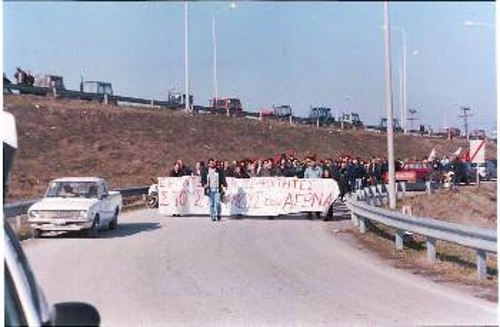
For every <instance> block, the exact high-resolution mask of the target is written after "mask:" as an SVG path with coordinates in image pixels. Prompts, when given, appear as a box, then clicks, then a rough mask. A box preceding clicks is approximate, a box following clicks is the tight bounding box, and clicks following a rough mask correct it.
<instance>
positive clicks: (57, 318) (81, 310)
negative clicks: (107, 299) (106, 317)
mask: <svg viewBox="0 0 500 327" xmlns="http://www.w3.org/2000/svg"><path fill="white" fill-rule="evenodd" d="M53 317H54V318H53V324H54V326H99V325H100V323H101V316H100V315H99V312H98V311H97V309H96V308H94V307H93V306H92V305H90V304H87V303H82V302H64V303H57V304H55V305H54V311H53Z"/></svg>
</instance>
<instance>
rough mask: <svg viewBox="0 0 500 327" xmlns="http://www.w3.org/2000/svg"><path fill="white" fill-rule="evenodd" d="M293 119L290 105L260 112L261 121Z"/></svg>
mask: <svg viewBox="0 0 500 327" xmlns="http://www.w3.org/2000/svg"><path fill="white" fill-rule="evenodd" d="M291 117H292V107H290V106H289V105H282V106H273V107H272V108H265V109H261V110H260V111H259V119H266V118H271V119H274V120H289V119H290V118H291Z"/></svg>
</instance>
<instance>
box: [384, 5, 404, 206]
mask: <svg viewBox="0 0 500 327" xmlns="http://www.w3.org/2000/svg"><path fill="white" fill-rule="evenodd" d="M390 38H391V35H390V23H389V3H388V1H384V62H385V91H386V92H385V96H386V98H385V101H386V106H387V160H388V161H389V172H388V174H389V208H390V209H392V210H393V209H396V190H395V182H396V178H395V172H394V170H395V169H394V168H395V167H394V133H393V120H392V119H393V117H392V116H393V112H392V75H391V74H392V72H391V39H390ZM405 51H406V47H405Z"/></svg>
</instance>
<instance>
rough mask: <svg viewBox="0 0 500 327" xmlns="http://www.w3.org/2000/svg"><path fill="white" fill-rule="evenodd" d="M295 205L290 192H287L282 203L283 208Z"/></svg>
mask: <svg viewBox="0 0 500 327" xmlns="http://www.w3.org/2000/svg"><path fill="white" fill-rule="evenodd" d="M293 206H295V203H294V202H293V197H292V194H291V193H288V195H287V196H286V199H285V202H284V203H283V208H285V207H293Z"/></svg>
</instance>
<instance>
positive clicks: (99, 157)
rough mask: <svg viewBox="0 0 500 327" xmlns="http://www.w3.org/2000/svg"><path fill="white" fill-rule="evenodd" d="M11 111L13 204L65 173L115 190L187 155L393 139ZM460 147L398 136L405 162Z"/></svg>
mask: <svg viewBox="0 0 500 327" xmlns="http://www.w3.org/2000/svg"><path fill="white" fill-rule="evenodd" d="M4 107H5V108H6V109H7V110H8V111H10V112H12V113H13V114H14V115H15V116H16V120H17V126H18V135H19V151H18V153H17V156H16V159H15V162H14V167H13V172H12V176H11V181H10V186H11V189H10V195H9V198H8V199H7V200H9V201H12V200H19V199H24V198H34V197H38V196H41V195H42V194H43V192H44V190H45V188H46V186H47V183H48V182H49V181H50V180H51V179H53V178H57V177H62V176H91V175H97V176H101V177H104V178H106V179H107V180H108V181H109V183H110V184H111V187H127V186H138V185H147V184H149V183H151V182H153V181H154V180H155V179H156V177H158V176H165V175H166V174H167V172H168V171H169V170H170V169H171V166H172V162H173V161H174V160H176V159H179V158H182V159H183V160H184V161H185V162H186V163H187V164H188V165H190V166H192V165H193V164H194V163H195V162H196V161H198V160H206V159H207V158H209V157H215V158H218V159H227V160H238V159H244V158H257V157H269V156H274V155H276V154H278V153H283V152H285V151H287V150H289V149H294V150H296V151H297V153H298V154H299V157H303V156H305V155H307V154H316V155H318V156H319V157H320V158H325V157H333V158H335V157H336V156H338V155H340V154H350V155H353V156H361V157H363V158H368V157H372V156H380V157H383V156H385V154H386V137H385V135H378V134H373V133H367V132H364V131H339V130H334V129H328V128H319V129H318V128H316V127H314V126H290V125H288V124H287V123H279V122H259V121H254V120H249V119H245V118H227V117H225V116H224V115H210V114H207V115H195V116H188V115H185V114H184V113H182V112H173V111H170V110H154V109H148V108H137V107H113V106H104V105H98V104H93V103H89V102H83V101H74V100H55V99H52V98H44V97H36V96H26V95H24V96H18V95H7V96H5V97H4ZM459 146H462V147H464V148H466V147H467V145H466V143H465V142H464V141H459V140H441V139H428V138H421V137H410V136H403V135H397V136H396V137H395V153H396V157H399V158H412V157H418V158H420V157H424V156H427V155H428V154H429V152H430V151H431V150H432V148H436V150H437V152H438V154H440V155H442V154H451V153H452V152H454V151H455V150H456V149H457V148H458V147H459ZM491 150H493V151H491ZM495 153H496V147H495V148H494V149H491V147H490V148H489V149H488V156H493V157H494V156H495Z"/></svg>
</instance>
